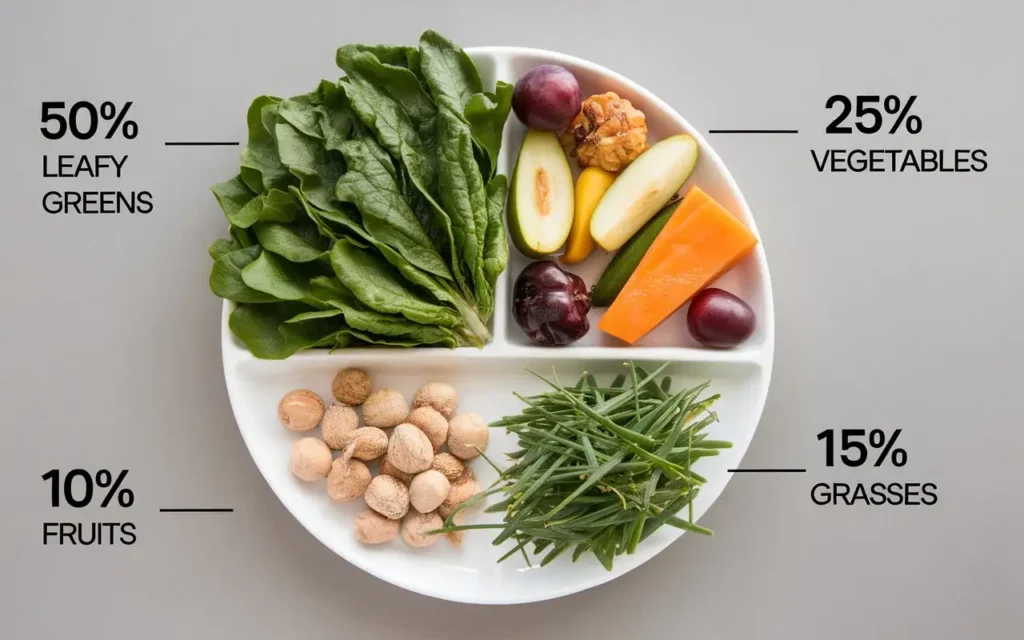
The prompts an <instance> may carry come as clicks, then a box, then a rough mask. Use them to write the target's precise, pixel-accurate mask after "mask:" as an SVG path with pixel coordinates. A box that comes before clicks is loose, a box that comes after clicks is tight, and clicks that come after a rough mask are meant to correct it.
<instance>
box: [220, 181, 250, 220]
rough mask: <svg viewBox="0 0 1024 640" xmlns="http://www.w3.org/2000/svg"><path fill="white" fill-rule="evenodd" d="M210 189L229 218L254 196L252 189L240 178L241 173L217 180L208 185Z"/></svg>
mask: <svg viewBox="0 0 1024 640" xmlns="http://www.w3.org/2000/svg"><path fill="white" fill-rule="evenodd" d="M210 191H213V195H214V197H215V198H217V203H218V204H220V208H221V209H223V210H224V215H225V216H227V217H228V219H229V220H230V219H231V216H233V215H235V214H237V213H238V211H239V210H241V208H242V207H244V206H245V205H246V204H248V203H249V201H250V200H252V199H253V198H255V197H256V194H255V193H253V191H252V189H250V188H249V187H248V185H246V184H245V181H244V180H242V176H241V175H237V176H235V177H234V178H231V179H230V180H228V181H226V182H218V183H217V184H215V185H213V186H212V187H210Z"/></svg>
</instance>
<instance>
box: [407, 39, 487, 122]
mask: <svg viewBox="0 0 1024 640" xmlns="http://www.w3.org/2000/svg"><path fill="white" fill-rule="evenodd" d="M420 56H421V63H420V64H421V69H422V71H423V77H424V78H426V81H427V86H428V87H430V92H431V93H432V94H433V96H434V100H436V101H437V104H438V106H443V107H445V108H455V109H456V110H457V111H458V113H459V114H461V113H462V110H463V109H464V108H465V106H466V103H468V102H469V99H470V98H471V97H472V96H473V95H474V94H477V93H481V92H482V91H483V90H484V88H483V83H482V82H481V81H480V72H479V71H477V68H476V65H475V64H473V59H472V58H470V57H469V55H468V54H467V53H466V52H465V51H463V50H462V49H460V48H459V47H458V46H456V45H455V43H453V42H452V41H451V40H448V39H447V38H445V37H444V36H442V35H441V34H439V33H437V32H436V31H424V32H423V35H421V36H420ZM441 96H444V99H445V100H451V101H452V103H451V104H450V105H448V104H442V101H441Z"/></svg>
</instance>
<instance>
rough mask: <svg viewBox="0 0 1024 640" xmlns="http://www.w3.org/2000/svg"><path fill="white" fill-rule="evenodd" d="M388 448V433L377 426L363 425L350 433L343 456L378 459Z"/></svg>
mask: <svg viewBox="0 0 1024 640" xmlns="http://www.w3.org/2000/svg"><path fill="white" fill-rule="evenodd" d="M387 450H388V434H386V433H384V432H383V431H381V430H380V429H378V428H377V427H362V428H360V429H356V430H355V431H353V432H352V433H350V434H349V436H348V438H347V439H346V441H345V452H344V453H343V454H342V457H344V458H356V459H358V460H376V459H377V458H379V457H381V456H382V455H384V452H385V451H387Z"/></svg>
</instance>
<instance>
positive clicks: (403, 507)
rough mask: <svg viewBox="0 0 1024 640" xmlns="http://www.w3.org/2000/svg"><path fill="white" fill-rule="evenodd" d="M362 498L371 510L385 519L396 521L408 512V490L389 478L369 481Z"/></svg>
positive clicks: (380, 477)
mask: <svg viewBox="0 0 1024 640" xmlns="http://www.w3.org/2000/svg"><path fill="white" fill-rule="evenodd" d="M363 497H364V498H365V499H366V504H367V505H368V506H369V507H370V508H371V509H373V510H374V511H376V512H377V513H379V514H381V515H382V516H384V517H385V518H391V519H392V520H398V519H399V518H401V517H402V516H404V515H405V514H406V513H407V512H408V511H409V489H407V488H406V486H405V485H404V484H402V483H401V482H399V481H398V480H396V479H395V478H392V477H391V476H377V477H376V478H374V479H373V480H371V481H370V486H368V487H367V488H366V494H365V495H364V496H363Z"/></svg>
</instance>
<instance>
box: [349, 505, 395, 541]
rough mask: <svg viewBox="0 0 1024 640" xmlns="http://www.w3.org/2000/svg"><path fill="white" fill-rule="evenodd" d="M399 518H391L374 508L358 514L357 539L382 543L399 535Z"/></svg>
mask: <svg viewBox="0 0 1024 640" xmlns="http://www.w3.org/2000/svg"><path fill="white" fill-rule="evenodd" d="M398 527H399V524H398V520H391V519H388V518H385V517H384V516H382V515H380V514H379V513H377V512H376V511H373V510H372V509H367V510H366V511H364V512H362V513H360V514H359V515H358V516H356V540H358V541H359V542H362V543H365V544H381V543H383V542H390V541H392V540H394V539H395V538H397V537H398Z"/></svg>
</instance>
